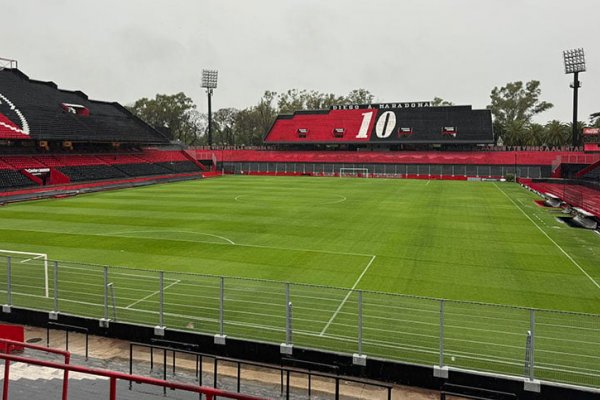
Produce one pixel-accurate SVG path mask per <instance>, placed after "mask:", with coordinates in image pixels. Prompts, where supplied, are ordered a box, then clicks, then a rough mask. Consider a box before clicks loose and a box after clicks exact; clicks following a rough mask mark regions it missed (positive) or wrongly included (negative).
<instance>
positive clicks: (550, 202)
mask: <svg viewBox="0 0 600 400" xmlns="http://www.w3.org/2000/svg"><path fill="white" fill-rule="evenodd" d="M544 198H545V199H546V200H545V201H544V204H545V205H546V206H548V207H560V205H561V203H562V200H561V199H560V198H559V197H557V196H555V195H553V194H552V193H544Z"/></svg>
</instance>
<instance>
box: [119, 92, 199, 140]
mask: <svg viewBox="0 0 600 400" xmlns="http://www.w3.org/2000/svg"><path fill="white" fill-rule="evenodd" d="M127 109H128V110H129V111H130V112H131V113H132V114H134V115H136V116H137V117H139V118H141V119H142V120H144V121H145V122H146V123H148V124H149V125H151V126H153V127H154V128H155V129H158V130H164V129H167V130H168V131H169V132H170V133H171V135H172V137H173V139H178V140H181V141H182V142H184V143H191V142H192V141H193V140H194V138H195V137H196V132H195V126H194V124H193V121H192V120H193V118H192V111H193V110H195V109H196V105H195V104H194V102H193V101H192V99H191V98H189V97H187V96H186V95H185V94H184V93H183V92H181V93H177V94H174V95H166V94H157V95H156V96H155V98H154V99H148V98H146V97H144V98H141V99H139V100H137V101H136V102H135V103H134V104H133V105H131V106H128V107H127Z"/></svg>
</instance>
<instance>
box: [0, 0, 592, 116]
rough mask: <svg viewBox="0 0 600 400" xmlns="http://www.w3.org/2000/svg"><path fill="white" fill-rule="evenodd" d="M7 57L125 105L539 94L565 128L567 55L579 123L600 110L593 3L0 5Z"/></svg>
mask: <svg viewBox="0 0 600 400" xmlns="http://www.w3.org/2000/svg"><path fill="white" fill-rule="evenodd" d="M0 3H1V4H2V7H1V9H2V23H1V29H2V33H3V35H2V36H3V39H2V45H1V46H0V57H5V58H12V59H17V60H18V62H19V68H20V69H21V70H22V71H23V72H25V73H26V74H27V75H29V76H30V77H31V78H34V79H40V80H52V81H54V82H56V83H57V84H58V86H59V87H61V88H64V89H78V90H82V91H83V92H85V93H87V94H88V96H90V98H93V99H98V100H109V101H118V102H121V103H123V104H129V103H132V102H133V101H135V100H136V99H138V98H140V97H153V96H154V95H155V94H156V93H164V94H173V93H177V92H180V91H183V92H185V93H186V94H187V95H188V96H190V97H192V98H193V99H194V101H195V102H196V104H197V105H198V108H199V109H200V111H203V112H205V111H206V95H205V94H204V92H203V91H202V89H201V88H200V77H201V71H202V68H216V69H218V70H219V84H218V85H219V86H218V89H217V90H216V91H215V94H214V97H213V107H214V108H215V109H218V108H223V107H236V108H245V107H247V106H251V105H254V104H256V103H257V102H258V100H259V98H260V97H261V95H262V93H263V92H264V91H265V90H273V91H278V92H280V91H284V90H287V89H290V88H298V89H315V90H319V91H322V92H334V93H336V94H338V95H342V94H347V93H348V92H349V91H350V90H352V89H355V88H365V89H368V90H370V91H371V92H372V93H373V94H374V95H375V97H376V99H377V101H378V102H396V101H410V100H430V99H433V97H435V96H438V97H442V98H444V99H447V100H450V101H453V102H454V103H457V104H472V105H473V106H474V107H476V108H483V107H485V106H486V105H488V104H489V94H490V91H491V89H492V88H493V87H494V86H502V85H504V84H505V83H507V82H511V81H517V80H522V81H527V80H531V79H537V80H540V81H541V88H542V98H543V99H544V100H546V101H550V102H552V103H554V108H553V109H551V110H549V111H546V112H545V113H543V114H542V115H541V116H540V117H539V118H538V119H537V120H538V121H540V122H546V121H547V120H550V119H560V120H563V121H570V119H571V115H572V90H571V89H569V82H570V81H571V80H572V75H565V74H564V67H563V60H562V50H564V49H570V48H577V47H583V48H584V49H585V52H586V62H587V69H588V71H587V72H585V73H582V74H580V80H581V81H582V82H583V84H582V89H581V90H580V101H579V105H580V113H579V119H580V120H586V121H587V120H588V116H589V114H590V113H592V112H597V111H600V44H599V43H600V1H599V0H369V1H366V0H363V1H356V0H327V1H324V0H322V1H319V0H257V1H242V0H239V1H232V0H214V1H208V0H196V1H193V0H189V1H185V0H170V1H167V0H161V1H158V0H143V1H129V0H117V1H113V0H109V1H107V0H101V1H98V0H96V1H87V0H46V1H44V0H36V1H34V0H17V1H12V0H0Z"/></svg>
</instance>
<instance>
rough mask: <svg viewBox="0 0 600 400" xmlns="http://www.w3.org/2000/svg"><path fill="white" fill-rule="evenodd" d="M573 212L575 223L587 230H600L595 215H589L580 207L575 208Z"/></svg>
mask: <svg viewBox="0 0 600 400" xmlns="http://www.w3.org/2000/svg"><path fill="white" fill-rule="evenodd" d="M572 212H573V221H574V222H576V223H577V224H578V225H580V226H582V227H583V228H587V229H597V228H598V221H597V220H596V217H595V216H594V214H592V213H589V212H587V211H585V210H584V209H582V208H579V207H573V208H572Z"/></svg>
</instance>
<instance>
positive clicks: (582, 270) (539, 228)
mask: <svg viewBox="0 0 600 400" xmlns="http://www.w3.org/2000/svg"><path fill="white" fill-rule="evenodd" d="M494 186H496V188H497V189H498V190H499V191H501V192H502V194H503V195H504V196H506V198H507V199H509V200H510V201H511V202H512V203H513V204H514V206H515V207H517V208H518V209H519V211H521V213H522V214H523V215H524V216H525V217H527V219H528V220H529V221H531V223H532V224H533V225H535V227H536V228H538V230H539V231H540V232H542V233H543V234H544V236H546V237H547V238H548V240H550V241H551V242H552V243H553V244H554V245H555V246H556V247H557V248H558V249H559V250H560V251H561V252H562V253H563V254H564V255H565V256H566V257H567V258H568V259H569V261H571V262H572V263H573V265H575V266H576V267H577V268H579V270H580V271H581V272H583V274H584V275H585V276H587V277H588V279H589V280H590V281H592V283H593V284H594V285H596V287H597V288H598V289H600V285H599V284H598V282H596V281H595V280H594V278H592V277H591V276H590V275H589V274H588V273H587V272H586V271H585V270H584V269H583V268H582V267H581V265H579V264H578V263H577V261H575V260H574V259H573V257H571V255H570V254H569V253H567V252H566V251H565V250H564V249H563V248H562V247H561V246H560V245H559V244H558V243H556V242H555V241H554V239H552V238H551V237H550V236H548V234H547V233H546V231H544V230H543V229H542V228H541V227H540V226H539V225H538V224H537V223H536V222H535V221H534V220H533V219H531V217H530V216H529V215H528V214H527V213H526V212H525V211H523V209H522V208H521V207H520V206H519V205H518V204H517V203H515V201H514V200H513V199H512V198H511V197H510V196H508V195H507V194H506V193H505V192H504V190H502V189H500V188H499V187H498V185H496V183H495V182H494Z"/></svg>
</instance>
